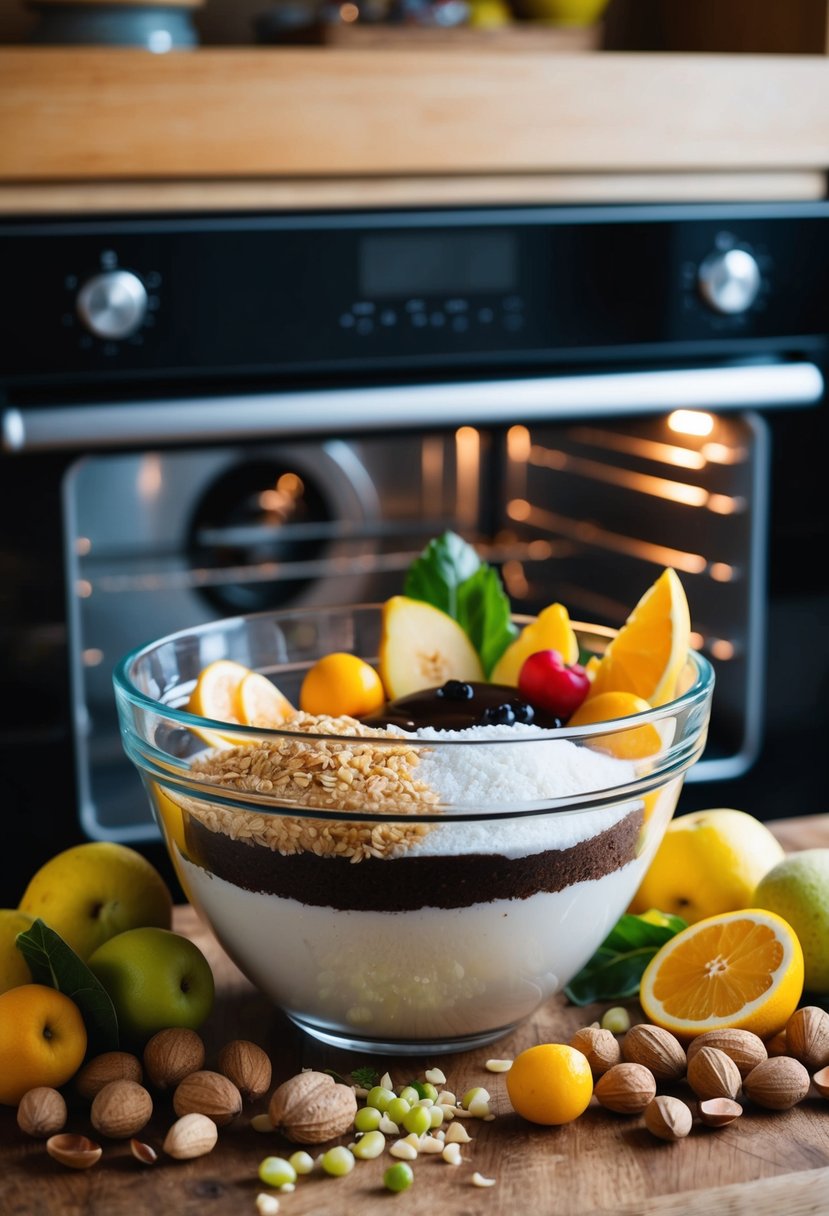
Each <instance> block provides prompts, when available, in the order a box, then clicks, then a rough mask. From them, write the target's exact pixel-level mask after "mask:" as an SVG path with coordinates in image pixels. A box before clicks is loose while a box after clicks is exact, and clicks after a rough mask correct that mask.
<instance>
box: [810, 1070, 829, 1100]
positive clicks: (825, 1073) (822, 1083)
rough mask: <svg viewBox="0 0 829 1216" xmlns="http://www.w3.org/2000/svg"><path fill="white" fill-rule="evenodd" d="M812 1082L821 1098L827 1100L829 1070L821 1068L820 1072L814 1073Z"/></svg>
mask: <svg viewBox="0 0 829 1216" xmlns="http://www.w3.org/2000/svg"><path fill="white" fill-rule="evenodd" d="M812 1080H813V1082H814V1085H815V1089H816V1090H817V1091H818V1093H819V1094H820V1096H821V1098H829V1068H821V1070H820V1072H816V1073H815V1075H814V1076H813V1077H812Z"/></svg>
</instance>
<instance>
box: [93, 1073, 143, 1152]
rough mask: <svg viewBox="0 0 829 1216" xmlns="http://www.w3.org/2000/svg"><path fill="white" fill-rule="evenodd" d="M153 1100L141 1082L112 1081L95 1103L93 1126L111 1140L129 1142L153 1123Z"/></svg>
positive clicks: (96, 1096)
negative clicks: (143, 1128)
mask: <svg viewBox="0 0 829 1216" xmlns="http://www.w3.org/2000/svg"><path fill="white" fill-rule="evenodd" d="M152 1113H153V1100H152V1098H151V1097H150V1095H149V1094H148V1093H147V1091H146V1089H144V1087H143V1085H139V1084H138V1082H137V1081H110V1083H109V1085H105V1086H104V1088H103V1089H102V1090H100V1091H99V1092H98V1093H97V1094H96V1095H95V1098H94V1100H93V1102H92V1109H91V1111H90V1112H89V1117H90V1119H91V1120H92V1126H93V1127H94V1128H95V1130H96V1131H99V1132H100V1133H101V1135H102V1136H109V1138H110V1139H111V1140H126V1139H127V1138H128V1137H129V1136H134V1135H135V1133H136V1132H140V1131H141V1128H142V1127H146V1125H147V1124H148V1123H149V1121H150V1116H151V1115H152Z"/></svg>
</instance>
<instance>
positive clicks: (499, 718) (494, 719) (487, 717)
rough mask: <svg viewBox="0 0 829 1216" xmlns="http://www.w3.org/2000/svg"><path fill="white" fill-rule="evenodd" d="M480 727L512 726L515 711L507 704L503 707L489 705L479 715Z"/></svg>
mask: <svg viewBox="0 0 829 1216" xmlns="http://www.w3.org/2000/svg"><path fill="white" fill-rule="evenodd" d="M480 725H481V726H514V725H515V711H514V710H513V708H512V706H511V705H510V704H509V702H505V703H504V704H503V705H490V706H489V707H488V708H487V709H485V710H484V712H483V713H482V714H481V718H480Z"/></svg>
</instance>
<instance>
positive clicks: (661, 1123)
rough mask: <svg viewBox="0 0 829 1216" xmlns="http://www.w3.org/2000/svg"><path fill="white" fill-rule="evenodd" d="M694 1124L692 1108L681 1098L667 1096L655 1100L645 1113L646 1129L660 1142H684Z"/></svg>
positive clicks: (660, 1096)
mask: <svg viewBox="0 0 829 1216" xmlns="http://www.w3.org/2000/svg"><path fill="white" fill-rule="evenodd" d="M693 1124H694V1116H693V1115H692V1114H691V1110H690V1108H689V1107H688V1106H686V1105H685V1103H684V1102H682V1101H681V1100H680V1099H679V1098H670V1097H668V1095H667V1094H660V1095H659V1097H658V1098H654V1099H653V1101H652V1102H649V1103H648V1106H647V1109H646V1111H645V1127H646V1128H647V1129H648V1131H649V1132H650V1133H651V1135H652V1136H656V1137H658V1139H660V1140H682V1139H683V1137H684V1136H687V1135H688V1134H689V1132H690V1131H691V1128H692V1127H693Z"/></svg>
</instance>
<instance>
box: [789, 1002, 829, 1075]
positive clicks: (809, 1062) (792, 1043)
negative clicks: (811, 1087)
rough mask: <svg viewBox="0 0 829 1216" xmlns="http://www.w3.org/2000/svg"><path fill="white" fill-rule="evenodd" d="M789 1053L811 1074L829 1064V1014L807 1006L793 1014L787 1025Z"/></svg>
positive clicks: (813, 1006)
mask: <svg viewBox="0 0 829 1216" xmlns="http://www.w3.org/2000/svg"><path fill="white" fill-rule="evenodd" d="M786 1043H787V1045H788V1053H789V1055H790V1056H794V1058H795V1059H796V1060H799V1061H800V1063H801V1064H804V1065H805V1066H806V1068H808V1070H809V1072H814V1071H815V1070H816V1069H820V1068H825V1066H826V1065H827V1064H829V1013H826V1011H825V1010H823V1009H819V1008H818V1007H817V1006H816V1005H806V1006H804V1008H803V1009H798V1010H797V1012H796V1013H793V1014H792V1016H791V1017H790V1018H789V1020H788V1022H787V1023H786Z"/></svg>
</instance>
